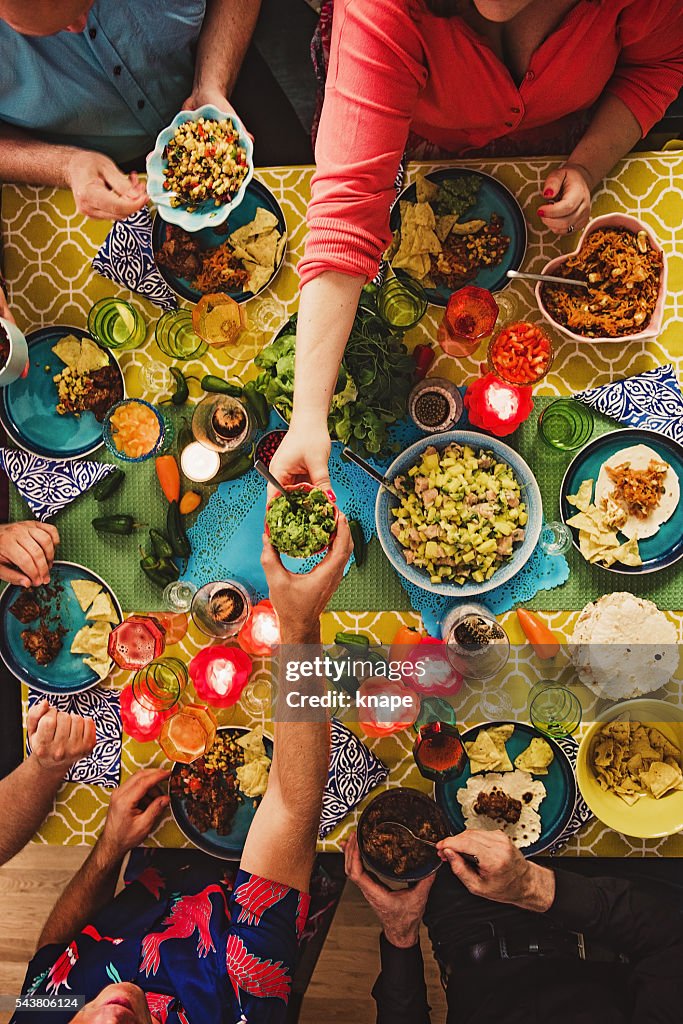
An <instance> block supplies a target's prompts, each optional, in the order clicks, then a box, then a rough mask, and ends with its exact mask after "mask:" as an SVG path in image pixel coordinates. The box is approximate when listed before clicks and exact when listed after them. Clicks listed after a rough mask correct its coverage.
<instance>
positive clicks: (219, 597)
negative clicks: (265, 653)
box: [190, 580, 252, 640]
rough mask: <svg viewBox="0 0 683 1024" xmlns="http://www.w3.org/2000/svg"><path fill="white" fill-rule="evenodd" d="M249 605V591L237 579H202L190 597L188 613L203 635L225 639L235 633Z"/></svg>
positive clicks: (237, 631)
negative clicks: (203, 580)
mask: <svg viewBox="0 0 683 1024" xmlns="http://www.w3.org/2000/svg"><path fill="white" fill-rule="evenodd" d="M251 609H252V597H251V593H250V591H249V590H248V589H247V587H245V586H244V584H243V583H240V582H239V581H238V580H217V581H214V582H213V583H205V584H204V586H203V587H200V588H199V590H198V591H197V593H196V594H195V595H194V597H193V599H192V606H191V609H190V614H191V615H192V621H193V622H194V624H195V626H196V627H197V629H199V630H201V632H202V633H203V634H204V635H205V636H210V637H213V638H214V639H217V640H229V639H231V638H232V637H235V636H237V634H238V633H239V631H240V629H242V627H243V626H244V624H245V623H246V622H247V620H248V618H249V615H250V613H251Z"/></svg>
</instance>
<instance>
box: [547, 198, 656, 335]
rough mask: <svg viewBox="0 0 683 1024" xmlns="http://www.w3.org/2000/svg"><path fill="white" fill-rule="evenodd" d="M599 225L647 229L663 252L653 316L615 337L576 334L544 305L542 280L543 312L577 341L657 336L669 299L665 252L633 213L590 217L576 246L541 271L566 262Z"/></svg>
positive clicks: (557, 268)
mask: <svg viewBox="0 0 683 1024" xmlns="http://www.w3.org/2000/svg"><path fill="white" fill-rule="evenodd" d="M598 228H628V230H629V231H635V232H638V231H645V232H646V233H647V236H648V238H649V240H650V243H651V244H652V248H653V249H655V251H656V252H660V253H661V254H662V273H661V276H660V279H659V296H658V298H657V304H656V306H655V308H654V311H653V313H652V316H651V317H650V320H649V322H648V323H647V324H646V326H645V327H644V328H643V330H642V331H638V332H637V333H635V334H620V335H619V336H618V337H615V338H609V337H602V338H589V337H588V336H587V335H586V334H576V333H575V332H574V331H571V330H570V329H569V328H568V327H565V326H564V325H563V324H561V323H559V322H558V321H557V320H555V318H554V317H553V316H551V314H550V313H549V312H548V310H547V309H546V308H545V306H544V305H543V298H542V294H541V292H542V288H543V284H542V283H541V282H540V281H539V282H538V284H537V285H536V302H537V303H538V308H539V309H540V311H541V313H542V315H543V316H544V318H545V319H546V320H547V321H548V323H549V324H552V326H553V327H554V328H555V329H556V330H557V331H560V332H561V333H562V334H564V335H566V337H568V338H573V339H574V341H587V342H589V343H591V344H595V343H596V342H602V341H611V342H620V343H621V344H623V343H624V342H627V341H642V340H643V339H645V338H656V337H657V335H658V334H659V332H660V331H661V329H662V321H663V319H664V303H665V302H666V280H667V267H666V255H665V253H664V251H663V249H662V247H661V245H660V244H659V242H658V241H657V239H656V238H655V236H654V235H653V233H652V230H651V229H650V228H649V227H648V226H647V224H643V223H642V221H639V220H636V218H635V217H630V216H629V215H628V214H625V213H606V214H604V216H602V217H596V218H595V219H594V220H592V221H590V223H589V224H588V225H587V226H586V227H585V229H584V230H583V232H582V233H581V236H580V237H579V240H578V243H577V246H576V248H575V249H574V251H573V252H571V253H568V254H567V255H566V256H557V257H556V258H555V259H554V260H550V262H549V263H546V265H545V266H544V268H543V270H542V271H541V273H543V274H556V273H557V271H558V270H559V268H560V267H561V266H562V265H563V264H564V263H566V261H567V259H568V258H569V257H570V256H574V255H575V253H577V252H578V251H579V249H580V248H581V246H582V245H583V243H584V241H585V239H586V238H587V236H588V235H590V234H591V232H593V231H596V230H597V229H598Z"/></svg>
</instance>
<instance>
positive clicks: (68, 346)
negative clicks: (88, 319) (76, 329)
mask: <svg viewBox="0 0 683 1024" xmlns="http://www.w3.org/2000/svg"><path fill="white" fill-rule="evenodd" d="M52 351H53V352H54V354H55V355H56V356H57V358H58V359H61V361H62V362H63V363H66V365H67V366H71V367H74V366H76V365H77V363H78V360H79V358H80V355H81V343H80V341H79V340H78V338H75V337H74V336H73V334H67V335H66V336H65V337H64V338H61V339H60V340H59V341H58V342H57V344H56V345H53V346H52Z"/></svg>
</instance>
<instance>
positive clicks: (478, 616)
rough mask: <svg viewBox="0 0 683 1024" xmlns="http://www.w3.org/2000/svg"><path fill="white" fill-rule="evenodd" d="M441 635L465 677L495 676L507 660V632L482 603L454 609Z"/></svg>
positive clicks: (442, 623) (455, 664)
mask: <svg viewBox="0 0 683 1024" xmlns="http://www.w3.org/2000/svg"><path fill="white" fill-rule="evenodd" d="M441 636H442V639H443V640H444V642H445V644H446V651H447V653H448V657H449V659H450V661H451V664H452V665H453V666H454V667H455V668H456V669H457V670H458V672H460V673H461V674H462V675H463V676H464V677H465V679H475V680H486V679H492V678H493V677H494V676H495V675H497V674H498V673H499V672H501V671H502V670H503V669H504V668H505V666H506V665H507V663H508V659H509V657H510V640H509V638H508V635H507V633H506V632H505V630H504V629H503V627H502V626H501V625H500V623H499V622H498V620H497V619H496V618H495V617H494V616H493V615H492V614H491V612H490V611H489V610H488V608H486V607H485V606H484V605H482V604H476V603H474V602H471V603H467V604H461V605H456V607H455V608H452V609H451V610H450V612H448V613H447V614H446V616H445V617H444V618H443V620H442V622H441Z"/></svg>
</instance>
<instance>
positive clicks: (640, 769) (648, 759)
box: [576, 698, 683, 839]
mask: <svg viewBox="0 0 683 1024" xmlns="http://www.w3.org/2000/svg"><path fill="white" fill-rule="evenodd" d="M576 780H577V782H578V785H579V789H580V791H581V795H582V796H583V798H584V800H585V801H586V803H587V804H588V806H589V807H590V809H591V811H592V812H593V814H594V815H595V816H596V818H599V820H600V821H602V822H603V824H605V825H607V826H609V828H613V829H614V830H615V831H616V832H621V833H622V834H623V835H627V836H634V837H636V838H639V839H659V838H662V837H664V836H669V835H673V834H674V833H675V832H680V831H681V830H682V829H683V712H682V711H681V709H679V708H677V707H676V706H675V705H674V704H673V703H669V702H667V701H663V700H650V699H648V698H638V699H636V700H629V701H623V702H622V703H620V704H616V705H614V706H613V707H611V708H610V709H609V711H606V712H603V714H602V715H601V716H600V718H599V719H598V720H597V721H596V722H594V723H593V724H592V725H591V727H590V729H589V730H588V731H587V732H586V733H585V735H584V736H583V738H582V740H581V744H580V746H579V752H578V758H577V763H576Z"/></svg>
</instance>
